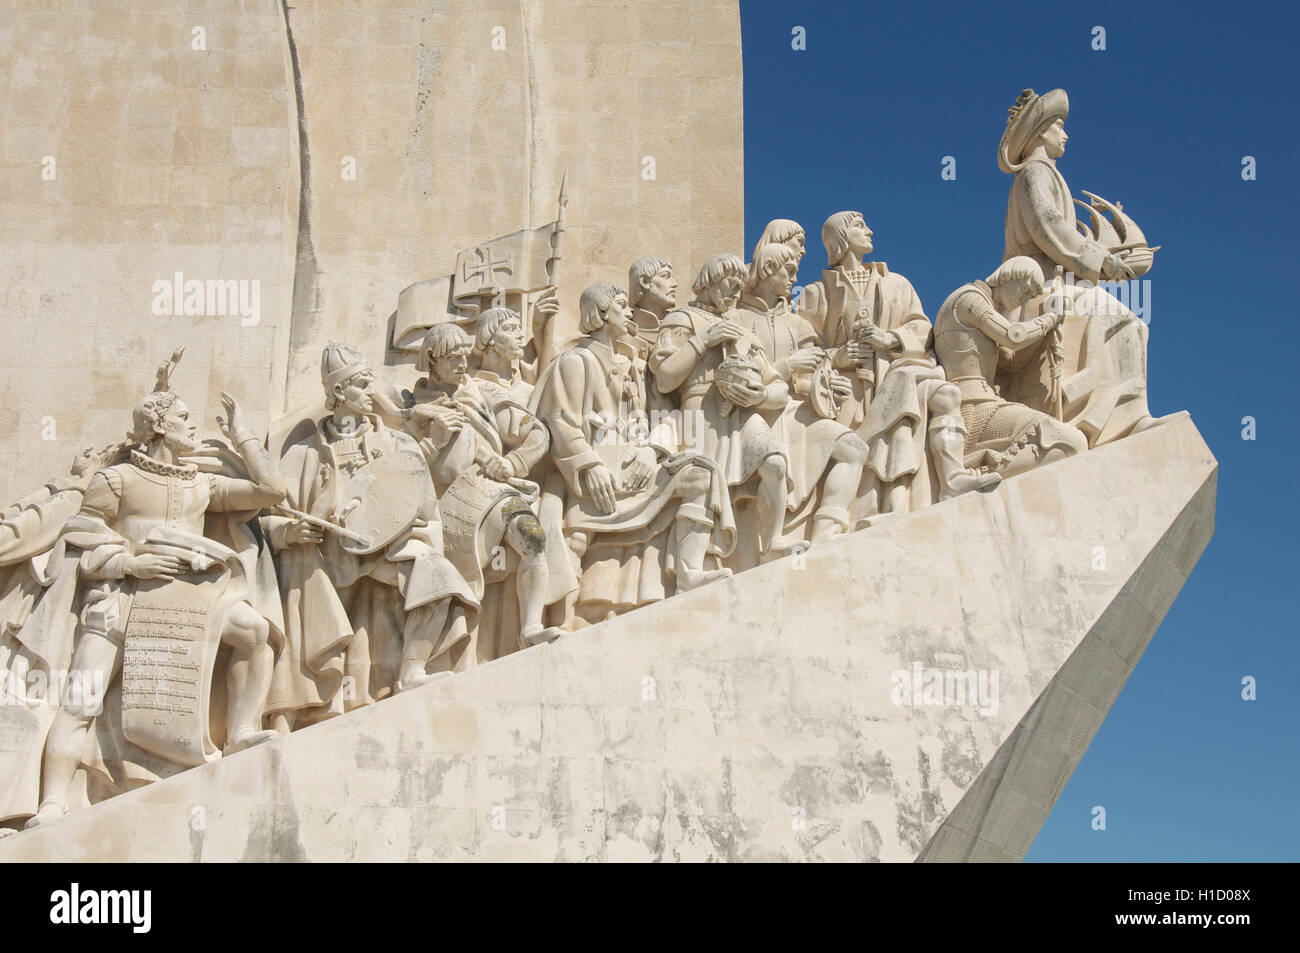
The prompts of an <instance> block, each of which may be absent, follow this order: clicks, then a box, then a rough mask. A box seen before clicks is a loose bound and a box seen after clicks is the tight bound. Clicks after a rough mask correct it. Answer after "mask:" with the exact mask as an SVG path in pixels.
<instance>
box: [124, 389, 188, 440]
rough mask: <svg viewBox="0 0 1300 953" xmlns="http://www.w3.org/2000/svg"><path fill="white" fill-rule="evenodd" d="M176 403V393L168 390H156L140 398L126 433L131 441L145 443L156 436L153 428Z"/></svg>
mask: <svg viewBox="0 0 1300 953" xmlns="http://www.w3.org/2000/svg"><path fill="white" fill-rule="evenodd" d="M174 403H176V394H175V393H174V392H172V391H169V390H156V391H154V392H153V393H152V394H147V395H146V396H144V397H143V398H141V399H140V403H138V404H136V405H135V410H134V411H133V412H132V414H131V432H130V433H128V434H127V435H126V438H127V440H129V441H131V442H132V443H144V444H147V443H149V442H150V441H152V440H153V438H154V437H155V436H157V433H158V432H157V430H155V429H154V428H155V427H156V426H157V425H158V424H160V423H162V421H163V418H164V417H166V416H167V413H168V412H169V411H170V410H171V409H172V404H174Z"/></svg>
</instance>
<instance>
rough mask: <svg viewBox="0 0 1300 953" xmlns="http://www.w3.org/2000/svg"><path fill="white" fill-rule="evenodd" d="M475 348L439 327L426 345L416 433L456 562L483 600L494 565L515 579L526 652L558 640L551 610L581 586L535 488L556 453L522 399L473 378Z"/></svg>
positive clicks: (513, 320) (454, 330)
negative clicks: (547, 613)
mask: <svg viewBox="0 0 1300 953" xmlns="http://www.w3.org/2000/svg"><path fill="white" fill-rule="evenodd" d="M496 317H498V316H492V315H490V314H489V316H488V317H486V318H485V319H484V320H486V321H492V320H495V318H496ZM499 317H500V319H501V321H502V326H503V327H505V328H506V329H507V333H509V329H510V328H512V327H515V326H517V325H518V323H519V316H518V315H516V314H514V313H513V312H509V313H508V314H506V315H504V316H499ZM472 347H473V342H471V340H470V339H469V337H468V336H467V335H466V334H465V332H464V331H462V330H461V329H460V328H459V327H457V326H456V325H454V324H439V325H435V326H434V327H433V328H431V329H430V330H429V332H428V333H427V334H426V335H425V338H424V345H423V347H421V349H420V360H419V363H418V365H417V367H418V368H419V369H420V370H423V371H426V372H427V374H428V376H427V377H423V378H421V379H420V380H419V381H417V382H416V384H415V386H414V387H413V388H412V389H411V390H410V391H409V392H408V393H407V395H406V397H407V402H408V404H409V406H410V410H411V413H410V419H411V426H412V428H414V430H415V431H416V432H417V433H419V434H420V437H421V440H420V442H421V446H422V448H423V449H424V452H425V456H426V458H427V459H428V461H429V467H430V471H431V473H432V475H433V482H434V486H435V487H436V489H437V491H438V496H439V498H440V499H441V501H442V517H443V532H444V534H445V539H446V544H447V555H448V557H449V558H450V559H451V561H452V563H453V565H455V566H456V568H457V569H458V570H459V571H460V573H461V575H462V576H464V577H465V578H466V579H467V580H469V581H470V583H471V585H472V587H473V589H474V593H475V595H476V596H478V597H479V598H480V599H482V598H483V594H484V589H485V587H486V583H487V578H486V577H485V573H490V572H492V571H493V566H492V564H493V563H494V562H496V561H499V562H500V566H499V567H498V569H497V570H496V571H497V572H501V573H508V574H513V575H514V577H515V592H516V594H517V597H518V604H517V607H515V611H514V612H512V613H509V616H510V617H511V618H515V617H517V625H515V627H514V632H513V633H512V635H513V636H514V637H515V638H516V639H517V643H518V646H519V647H520V648H527V647H528V646H530V645H535V644H537V643H539V642H545V641H550V640H552V639H554V638H557V637H558V636H559V634H560V630H559V629H558V628H557V627H555V626H544V625H543V623H542V612H543V609H544V608H545V607H546V606H548V605H553V604H555V603H557V602H558V603H561V604H562V603H563V601H564V599H565V597H566V596H568V595H569V594H570V593H571V592H574V591H576V590H577V588H578V580H577V578H576V576H575V575H574V572H573V567H572V565H571V564H570V561H569V556H568V553H567V551H566V549H565V545H564V536H563V532H562V530H561V527H560V525H559V523H558V522H553V523H552V525H550V526H547V527H545V528H544V527H543V525H542V523H541V520H540V518H539V496H540V492H541V490H540V487H539V486H538V484H537V483H535V482H532V481H530V480H529V479H528V475H529V474H530V473H531V472H532V470H533V469H534V467H536V466H537V464H539V463H540V462H541V461H542V460H543V458H544V457H545V456H546V452H547V450H548V449H549V447H550V435H549V433H548V432H547V430H546V426H545V425H544V424H542V423H540V422H539V421H538V420H537V418H536V417H534V416H533V415H532V414H531V413H529V411H528V409H527V407H526V406H525V405H523V404H521V403H519V402H518V401H517V400H515V399H514V397H513V396H512V393H511V391H510V390H509V388H508V387H506V386H502V384H501V383H499V382H500V377H499V376H497V381H498V383H496V384H495V385H494V384H492V383H490V382H485V384H484V386H483V387H480V386H479V383H478V382H477V381H476V380H474V379H472V378H470V377H469V375H468V357H469V353H470V351H471V349H472ZM488 388H491V391H490V392H491V393H492V395H493V397H492V398H491V399H490V398H489V397H488V396H487V394H488V393H489V391H488ZM503 544H504V545H505V546H507V547H509V553H508V554H507V553H504V552H502V553H500V557H501V558H499V560H498V551H499V547H501V546H502V545H503ZM507 555H508V558H505V557H506V556H507ZM485 635H486V636H489V637H490V638H491V640H492V644H493V645H496V644H497V633H496V632H491V633H479V634H478V638H479V639H484V637H485Z"/></svg>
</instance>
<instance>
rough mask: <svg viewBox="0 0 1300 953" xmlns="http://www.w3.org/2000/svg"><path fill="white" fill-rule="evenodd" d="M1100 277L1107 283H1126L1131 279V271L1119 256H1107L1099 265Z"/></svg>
mask: <svg viewBox="0 0 1300 953" xmlns="http://www.w3.org/2000/svg"><path fill="white" fill-rule="evenodd" d="M1101 276H1102V277H1103V278H1105V279H1106V280H1107V281H1128V280H1130V279H1131V278H1132V277H1133V270H1132V269H1131V268H1129V266H1128V265H1126V264H1125V263H1124V259H1123V258H1121V257H1120V256H1119V255H1107V256H1106V260H1105V261H1103V262H1102V263H1101Z"/></svg>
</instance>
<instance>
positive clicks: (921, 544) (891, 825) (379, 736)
mask: <svg viewBox="0 0 1300 953" xmlns="http://www.w3.org/2000/svg"><path fill="white" fill-rule="evenodd" d="M1216 473H1217V464H1216V462H1215V460H1214V458H1213V456H1212V455H1211V454H1210V452H1209V449H1208V448H1207V447H1206V446H1205V444H1204V442H1203V441H1202V440H1201V438H1200V435H1199V434H1198V433H1197V431H1196V428H1195V427H1194V426H1193V424H1192V422H1191V420H1190V419H1189V418H1187V417H1186V416H1185V415H1179V416H1177V417H1175V418H1174V419H1172V420H1170V421H1167V422H1166V423H1164V424H1162V425H1160V426H1158V427H1156V428H1154V429H1152V430H1149V431H1146V432H1144V433H1140V434H1136V435H1134V436H1131V437H1128V438H1126V439H1124V440H1122V441H1119V442H1117V443H1114V444H1111V445H1107V446H1104V447H1100V448H1098V449H1095V450H1092V451H1089V452H1088V453H1086V454H1082V455H1080V456H1077V457H1074V458H1071V459H1068V460H1065V461H1061V462H1058V463H1054V464H1050V465H1048V466H1045V467H1042V468H1040V469H1038V470H1034V471H1031V472H1029V473H1026V474H1023V475H1021V476H1017V477H1014V478H1012V479H1009V480H1007V481H1005V482H1004V483H1003V484H1002V486H1001V487H1000V488H999V489H998V490H997V491H996V492H993V493H968V494H965V495H963V496H960V497H957V498H955V499H952V500H948V501H946V502H943V503H940V504H937V505H935V506H931V507H929V508H927V509H924V510H921V511H919V512H916V513H913V514H910V515H907V516H900V517H897V518H894V519H893V520H889V521H886V522H884V523H882V524H880V525H878V526H875V527H873V528H870V529H867V530H864V531H862V532H859V533H855V534H853V535H850V536H846V537H843V538H841V539H839V540H837V541H835V542H833V543H830V544H827V545H825V546H821V547H816V548H814V549H812V550H811V551H809V552H808V553H807V554H806V555H805V556H803V557H802V558H798V557H796V558H795V559H786V560H781V561H778V562H775V563H771V564H768V565H766V566H763V567H760V568H758V569H754V570H751V571H749V572H746V573H743V574H740V575H738V576H736V577H734V578H732V579H729V580H726V581H724V582H721V583H716V584H714V585H711V586H708V587H706V588H704V589H701V590H697V591H695V592H691V593H687V594H684V595H681V596H679V597H675V598H673V599H670V600H668V601H665V602H662V603H657V604H655V605H652V606H649V607H646V608H643V609H640V610H637V611H634V612H631V613H628V614H626V615H623V616H620V617H618V618H616V619H613V620H611V621H609V622H606V623H603V624H601V625H598V626H595V627H593V628H590V629H586V630H583V631H580V632H577V633H573V634H570V635H567V636H565V637H564V638H562V639H561V640H560V641H559V642H556V643H554V644H552V645H546V646H541V647H537V648H534V649H530V650H527V651H524V652H519V653H516V654H514V655H510V656H507V657H505V658H502V659H499V660H497V661H495V662H491V663H488V664H486V665H483V666H481V667H479V668H477V669H474V670H472V671H469V672H465V673H462V674H458V675H456V676H455V677H453V678H449V679H445V680H442V681H440V682H437V683H435V684H432V685H429V686H426V687H424V688H420V689H417V690H414V691H412V692H409V693H407V694H404V695H400V696H398V697H396V698H393V699H389V700H386V701H383V702H380V703H378V704H376V705H373V706H370V707H368V708H365V709H363V710H361V711H358V712H356V713H353V714H351V715H349V716H348V717H346V718H341V719H337V720H334V721H331V722H326V723H324V724H321V725H317V726H314V727H310V728H306V729H303V730H301V731H298V732H295V733H293V734H291V735H288V736H286V737H284V738H282V739H280V740H278V741H275V742H272V743H270V744H268V745H265V746H262V747H260V748H255V749H251V750H248V751H244V752H241V753H240V754H237V755H234V756H232V757H230V758H227V759H224V760H222V761H219V762H216V763H214V764H211V765H208V766H205V767H201V768H196V769H194V770H191V771H188V772H186V773H184V774H182V775H179V776H176V777H173V778H170V779H167V780H164V781H160V782H158V783H156V784H153V785H151V786H149V787H147V788H143V789H140V790H137V791H134V792H132V793H129V794H126V795H123V796H120V797H117V798H114V799H112V800H109V801H106V802H104V803H101V804H98V805H96V806H94V807H91V808H89V809H86V810H83V811H80V812H77V813H74V814H72V815H70V816H68V817H66V818H64V819H62V820H60V821H58V822H56V823H54V824H52V825H50V826H48V827H45V828H42V829H38V830H33V831H27V832H23V833H21V834H18V835H15V836H13V837H10V838H8V839H6V840H4V841H3V842H0V861H10V860H41V859H54V860H70V861H75V860H110V859H111V860H125V859H130V860H206V861H215V860H241V859H242V860H346V859H355V860H389V859H410V860H447V859H536V860H588V859H597V860H654V859H665V860H707V859H733V860H776V859H826V860H894V861H898V860H912V859H918V858H919V859H924V860H953V859H1011V860H1014V859H1019V858H1020V857H1021V856H1023V854H1024V852H1025V851H1026V850H1027V849H1028V847H1029V845H1030V843H1031V842H1032V840H1033V838H1034V836H1035V834H1036V833H1037V831H1038V829H1039V827H1040V826H1041V824H1042V822H1043V820H1044V818H1045V817H1046V815H1047V812H1048V811H1049V810H1050V808H1051V806H1052V803H1053V801H1054V800H1055V798H1056V796H1057V795H1058V794H1059V793H1060V790H1061V788H1062V787H1063V786H1064V784H1065V783H1066V780H1067V779H1068V778H1069V776H1070V773H1071V771H1072V770H1073V768H1074V767H1075V765H1076V764H1077V763H1078V760H1079V758H1080V757H1081V756H1082V754H1083V752H1084V750H1085V749H1086V747H1087V744H1088V742H1089V741H1090V740H1091V738H1092V736H1093V734H1094V733H1095V731H1096V729H1097V727H1098V726H1099V725H1100V723H1101V720H1102V718H1103V717H1104V716H1105V713H1106V711H1107V709H1108V708H1109V706H1110V704H1111V703H1112V702H1113V700H1114V698H1115V696H1116V695H1117V694H1118V692H1119V690H1120V688H1121V687H1122V686H1123V684H1124V681H1125V679H1126V678H1127V676H1128V673H1129V672H1130V671H1131V670H1132V668H1133V666H1134V665H1135V664H1136V662H1137V659H1138V658H1139V656H1140V655H1141V652H1142V649H1143V648H1144V647H1145V645H1146V643H1147V641H1148V640H1149V638H1150V636H1151V634H1152V633H1153V632H1154V630H1155V628H1156V626H1157V625H1158V623H1159V620H1160V618H1161V617H1162V616H1163V614H1164V612H1165V611H1166V610H1167V609H1168V606H1169V604H1170V602H1171V601H1172V599H1173V597H1174V595H1175V594H1176V593H1177V591H1178V589H1179V588H1180V587H1181V585H1182V583H1183V581H1184V580H1185V579H1186V577H1187V574H1188V573H1189V572H1190V571H1191V568H1192V566H1193V565H1194V564H1195V562H1196V559H1197V558H1198V556H1199V555H1200V553H1201V551H1202V550H1203V549H1204V547H1205V545H1206V544H1207V543H1208V541H1209V538H1210V536H1211V534H1212V532H1213V519H1214V491H1215V480H1216ZM915 663H919V664H920V665H921V666H922V667H923V668H925V669H938V670H942V671H945V672H946V671H974V672H976V673H978V672H981V671H982V672H984V673H986V675H988V676H989V677H990V681H989V683H988V684H989V685H990V686H991V685H992V682H991V677H992V673H995V672H996V673H997V679H998V681H997V686H998V692H997V694H996V698H995V699H989V701H990V702H995V704H994V703H990V704H985V705H984V706H983V708H984V713H981V711H980V706H978V705H970V704H947V705H937V706H932V705H916V706H913V705H899V704H895V701H900V700H903V699H897V698H894V697H891V696H892V695H893V688H894V678H893V676H894V675H895V673H897V672H899V671H908V670H910V669H911V667H912V666H913V664H915Z"/></svg>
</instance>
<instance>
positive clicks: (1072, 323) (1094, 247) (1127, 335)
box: [1000, 159, 1150, 446]
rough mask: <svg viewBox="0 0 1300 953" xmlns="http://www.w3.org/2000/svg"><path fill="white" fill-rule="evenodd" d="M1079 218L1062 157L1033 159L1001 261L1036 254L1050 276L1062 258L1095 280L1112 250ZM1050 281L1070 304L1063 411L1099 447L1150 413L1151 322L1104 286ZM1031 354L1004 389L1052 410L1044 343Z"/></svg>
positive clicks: (1034, 307)
mask: <svg viewBox="0 0 1300 953" xmlns="http://www.w3.org/2000/svg"><path fill="white" fill-rule="evenodd" d="M1075 222H1076V218H1075V213H1074V202H1073V201H1072V199H1071V197H1070V188H1069V186H1068V185H1067V184H1066V182H1065V178H1064V177H1063V176H1062V175H1061V173H1060V172H1059V171H1058V170H1057V168H1056V163H1055V162H1053V161H1051V160H1049V159H1033V160H1030V161H1029V162H1027V163H1026V164H1025V166H1024V168H1022V169H1021V170H1020V171H1019V172H1017V173H1016V177H1015V181H1014V183H1013V184H1012V186H1011V196H1010V198H1009V200H1008V202H1007V219H1006V249H1005V251H1004V252H1003V254H1002V259H1003V261H1005V260H1006V259H1008V258H1011V257H1013V256H1016V255H1025V256H1028V257H1030V258H1033V259H1034V260H1035V261H1037V262H1038V264H1039V265H1040V266H1042V268H1043V277H1044V279H1047V280H1049V282H1051V279H1052V278H1053V275H1054V272H1055V269H1056V267H1057V266H1058V265H1059V266H1061V267H1062V268H1063V269H1064V270H1065V272H1067V273H1073V275H1074V277H1075V278H1076V279H1086V280H1087V281H1090V282H1091V281H1096V280H1097V278H1098V276H1099V274H1100V271H1101V266H1102V262H1103V260H1104V259H1105V257H1106V254H1107V249H1106V248H1104V247H1103V246H1101V245H1100V244H1098V243H1097V242H1096V241H1095V240H1093V239H1091V238H1086V237H1084V236H1083V235H1081V234H1080V233H1079V231H1078V228H1077V227H1076V224H1075ZM1051 284H1052V287H1050V288H1049V289H1048V294H1049V295H1050V294H1051V293H1052V292H1057V293H1060V294H1062V295H1063V296H1064V297H1065V299H1066V309H1067V310H1066V319H1065V323H1064V324H1063V325H1062V334H1063V338H1064V342H1065V359H1064V375H1065V379H1064V382H1063V384H1062V388H1061V389H1062V398H1063V418H1064V420H1065V421H1066V422H1067V423H1070V424H1073V425H1074V426H1076V427H1078V428H1079V429H1080V430H1082V431H1083V433H1084V435H1085V436H1087V438H1088V445H1089V446H1100V445H1101V444H1104V443H1109V442H1110V441H1112V440H1116V439H1118V438H1120V437H1122V436H1124V435H1126V434H1128V433H1129V432H1130V431H1131V430H1132V429H1133V427H1134V426H1135V425H1136V424H1138V423H1140V422H1142V421H1143V420H1145V419H1146V418H1148V417H1150V410H1149V409H1148V406H1147V389H1146V388H1147V363H1146V362H1147V327H1146V325H1145V324H1144V323H1143V322H1142V320H1141V319H1140V318H1138V316H1137V315H1136V314H1134V313H1133V312H1132V311H1131V310H1129V309H1128V308H1127V307H1125V306H1124V305H1123V304H1122V303H1121V302H1120V301H1119V299H1117V298H1116V297H1115V296H1114V295H1112V294H1110V293H1109V292H1107V291H1106V290H1104V289H1102V288H1098V287H1079V286H1078V285H1077V284H1070V285H1066V284H1065V283H1064V281H1063V280H1057V281H1055V282H1051ZM1045 305H1046V306H1053V305H1052V302H1051V301H1050V300H1047V299H1046V297H1045V298H1040V299H1038V300H1037V301H1035V302H1031V303H1030V304H1029V305H1027V306H1026V308H1025V314H1027V315H1032V314H1039V313H1041V308H1042V307H1043V306H1045ZM1055 307H1058V308H1059V304H1058V305H1055ZM1031 357H1032V358H1033V360H1030V361H1028V362H1022V363H1021V366H1017V367H1016V369H1014V370H1010V369H1008V370H1005V371H1004V373H1003V374H1002V376H1001V381H1000V383H1001V384H1002V388H1003V391H1004V393H1005V394H1006V395H1007V396H1008V397H1009V398H1011V399H1012V400H1017V401H1023V402H1024V403H1026V404H1028V405H1030V406H1033V407H1035V408H1037V409H1039V410H1043V411H1046V412H1048V413H1054V412H1055V407H1054V406H1052V402H1051V399H1050V394H1051V388H1050V385H1049V379H1050V371H1049V368H1048V365H1047V356H1046V353H1045V351H1043V350H1041V349H1040V350H1039V351H1038V352H1036V353H1035V354H1034V355H1031ZM1025 365H1027V366H1025Z"/></svg>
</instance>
